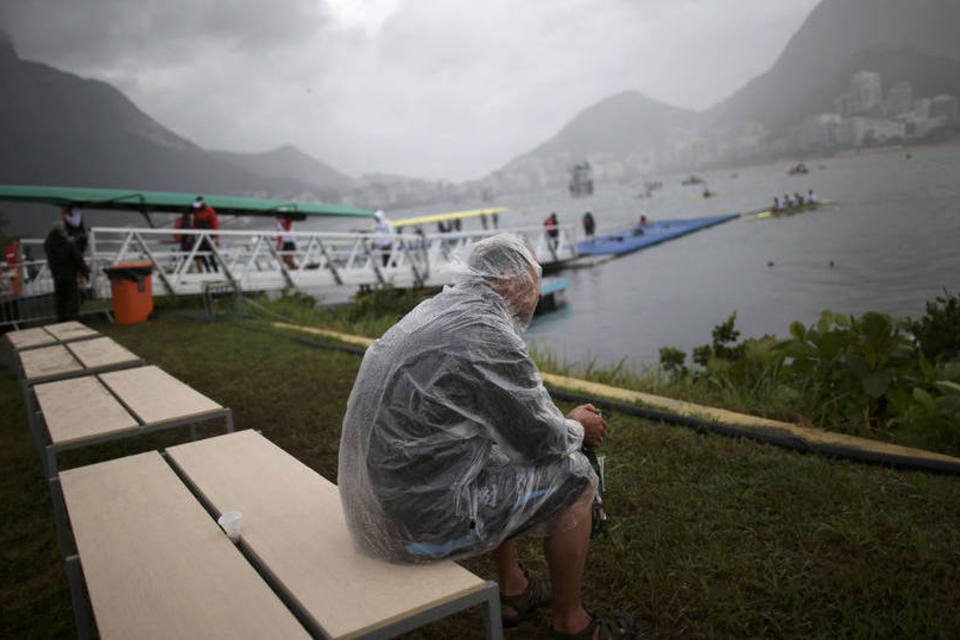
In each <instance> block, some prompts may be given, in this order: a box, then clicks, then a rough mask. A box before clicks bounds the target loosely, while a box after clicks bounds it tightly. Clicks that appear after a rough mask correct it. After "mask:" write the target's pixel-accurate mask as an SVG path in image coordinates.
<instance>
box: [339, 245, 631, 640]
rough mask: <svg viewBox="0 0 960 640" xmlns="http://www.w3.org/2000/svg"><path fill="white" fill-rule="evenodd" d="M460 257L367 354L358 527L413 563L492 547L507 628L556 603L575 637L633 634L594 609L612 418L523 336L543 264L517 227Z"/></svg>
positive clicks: (352, 476)
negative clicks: (523, 562)
mask: <svg viewBox="0 0 960 640" xmlns="http://www.w3.org/2000/svg"><path fill="white" fill-rule="evenodd" d="M457 257H458V258H459V262H457V263H456V266H455V270H454V275H453V283H452V284H451V285H449V286H447V287H445V288H444V289H443V291H441V292H440V293H439V294H437V295H436V296H434V297H432V298H430V299H428V300H426V301H424V302H422V303H421V304H420V305H418V306H417V307H416V308H415V309H414V310H413V311H411V312H410V313H409V314H407V315H406V316H405V317H404V318H402V319H401V320H400V321H399V322H398V323H397V324H395V325H394V326H393V327H392V328H391V329H390V330H388V331H387V332H386V333H385V334H384V335H383V336H382V337H381V338H380V339H379V340H377V341H376V342H374V343H373V345H371V346H370V348H369V349H367V352H366V355H364V358H363V362H362V364H361V365H360V371H359V373H358V374H357V378H356V381H355V383H354V386H353V390H352V391H351V392H350V398H349V400H348V401H347V411H346V414H345V415H344V418H343V428H342V430H341V441H340V450H339V468H338V476H337V483H338V485H339V488H340V499H341V502H342V504H343V512H344V515H345V517H346V523H347V527H348V529H349V531H350V534H351V537H352V538H353V540H354V542H355V544H356V545H357V547H358V548H359V549H360V550H361V551H362V552H364V553H366V554H367V555H370V556H373V557H377V558H381V559H384V560H387V561H391V562H398V563H409V564H419V563H430V562H436V561H439V560H443V559H461V558H467V557H473V556H477V555H481V554H486V553H490V554H491V555H492V558H493V562H494V565H495V567H496V570H497V573H498V581H499V584H500V593H501V597H500V602H501V612H502V617H503V622H504V624H505V625H506V626H513V625H516V624H519V623H520V622H522V621H523V620H524V619H526V618H527V617H528V616H529V615H530V613H531V612H533V611H534V610H535V609H536V608H538V607H543V606H547V605H549V606H550V609H551V612H552V624H553V629H554V632H555V633H556V634H557V635H559V636H560V637H571V638H572V637H584V638H590V637H592V634H593V632H594V631H599V630H603V629H606V630H607V632H608V633H607V635H605V636H602V637H607V638H633V637H634V633H635V627H634V622H633V619H632V618H631V617H630V616H629V615H628V614H625V613H615V614H612V615H608V616H593V615H592V614H590V613H587V611H586V610H585V609H584V608H583V604H582V594H581V589H582V580H583V572H584V570H585V567H586V560H587V550H588V548H589V545H590V529H591V509H592V502H593V499H594V494H595V491H596V487H597V484H598V479H597V476H596V474H595V473H594V472H593V469H592V467H591V465H590V462H589V460H588V459H587V457H586V456H585V455H584V454H583V453H582V452H581V448H582V447H583V446H584V445H586V446H589V447H596V446H599V445H600V444H601V443H602V441H603V439H604V437H605V436H606V434H607V431H608V426H607V423H606V421H605V420H604V419H603V417H602V416H601V415H600V412H599V411H598V410H597V408H596V407H594V406H593V405H589V404H587V405H580V406H578V407H576V408H574V409H573V410H572V411H571V412H570V413H568V414H567V415H566V416H564V415H563V413H562V412H561V411H560V409H558V408H557V406H556V405H555V404H554V403H553V401H552V400H551V399H550V395H549V393H547V390H546V388H544V386H543V381H542V379H541V377H540V372H539V370H538V369H537V366H536V364H535V363H534V362H533V360H532V359H531V358H530V354H529V351H528V349H527V346H526V344H525V343H524V341H523V338H522V336H521V333H522V332H523V331H524V329H525V328H526V327H527V325H528V324H529V323H530V320H531V318H532V317H533V312H534V309H535V308H536V305H537V301H538V299H539V292H540V273H541V269H540V265H539V264H538V263H537V260H536V257H535V256H534V255H533V252H532V251H531V250H530V248H529V247H528V246H527V245H526V244H525V243H524V241H523V240H521V239H520V238H519V237H518V236H516V235H513V234H498V235H495V236H491V237H489V238H485V239H484V240H481V241H479V242H476V243H474V244H472V245H470V246H468V247H466V248H465V250H463V251H462V252H461V253H459V254H458V256H457ZM520 534H527V535H532V536H537V537H541V538H543V549H544V555H545V557H546V562H547V566H548V568H549V571H550V581H549V582H548V581H547V580H544V579H543V578H535V577H533V576H531V575H529V574H527V573H526V572H524V571H523V569H522V568H521V566H520V565H519V562H518V548H517V543H516V541H515V540H514V538H515V537H516V536H518V535H520ZM561 634H562V635H561ZM577 634H580V635H577Z"/></svg>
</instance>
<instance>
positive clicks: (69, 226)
mask: <svg viewBox="0 0 960 640" xmlns="http://www.w3.org/2000/svg"><path fill="white" fill-rule="evenodd" d="M60 221H61V222H62V223H63V230H64V232H65V233H66V234H67V240H69V241H70V242H72V243H73V244H75V245H77V249H79V250H80V254H81V255H83V254H84V253H86V252H87V229H86V227H84V226H83V214H82V213H81V212H80V209H79V208H78V207H74V206H70V207H64V208H63V210H62V211H61V213H60Z"/></svg>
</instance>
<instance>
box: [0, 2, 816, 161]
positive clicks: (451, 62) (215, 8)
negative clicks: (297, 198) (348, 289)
mask: <svg viewBox="0 0 960 640" xmlns="http://www.w3.org/2000/svg"><path fill="white" fill-rule="evenodd" d="M818 2H819V0H480V1H478V0H469V1H468V0H0V28H3V29H4V30H5V31H7V32H8V33H9V35H10V37H11V39H12V40H13V42H14V45H15V46H16V48H17V51H18V53H19V54H20V56H21V57H23V58H26V59H32V60H38V61H41V62H45V63H47V64H50V65H52V66H54V67H57V68H59V69H63V70H65V71H70V72H73V73H77V74H79V75H81V76H84V77H90V78H98V79H102V80H105V81H107V82H110V83H111V84H113V85H114V86H116V87H117V88H118V89H120V90H121V91H123V92H124V93H125V94H126V95H127V96H128V97H130V98H131V99H132V100H133V101H134V102H135V103H137V105H138V106H140V108H141V109H143V110H144V111H145V112H146V113H148V114H149V115H150V116H152V117H153V118H155V119H156V120H158V121H159V122H160V123H161V124H163V125H164V126H166V127H168V128H170V129H172V130H173V131H175V132H176V133H178V134H180V135H182V136H185V137H187V138H189V139H191V140H192V141H194V142H196V143H197V144H200V145H202V146H204V147H207V148H217V149H227V150H230V151H248V152H259V151H266V150H268V149H271V148H274V147H277V146H280V145H282V144H293V145H295V146H297V147H299V148H300V149H302V150H304V151H306V152H307V153H310V154H311V155H313V156H315V157H317V158H318V159H320V160H322V161H324V162H327V163H328V164H330V165H332V166H333V167H335V168H337V169H339V170H341V171H344V172H346V173H348V174H351V175H354V176H356V175H359V174H361V173H369V172H377V171H383V172H389V173H399V174H403V175H409V176H416V177H426V178H447V179H452V180H464V179H471V178H479V177H482V176H483V175H486V174H487V173H489V172H490V171H493V170H495V169H498V168H500V167H501V166H503V165H504V164H506V163H507V162H508V161H509V160H510V159H512V158H513V157H515V156H517V155H519V154H521V153H523V152H526V151H529V150H530V149H532V148H533V147H535V146H537V145H538V144H540V143H541V142H543V141H545V140H546V139H548V138H550V137H551V136H553V135H554V134H555V133H556V132H557V131H558V130H559V129H560V128H561V127H562V126H563V125H564V124H566V123H567V122H568V121H569V120H570V119H571V118H573V117H574V116H575V115H576V114H577V113H578V112H579V111H581V110H582V109H584V108H586V107H588V106H590V105H592V104H594V103H596V102H598V101H600V100H602V99H604V98H606V97H608V96H611V95H613V94H616V93H619V92H621V91H626V90H636V91H640V92H641V93H643V94H645V95H647V96H649V97H651V98H655V99H658V100H661V101H664V102H667V103H670V104H673V105H676V106H680V107H686V108H690V109H697V110H699V109H703V108H706V107H709V106H710V105H712V104H714V103H716V102H718V101H720V100H722V99H724V98H726V97H727V96H729V95H730V94H731V93H733V92H734V91H735V90H737V89H738V88H740V87H741V86H742V85H743V84H745V83H746V82H747V81H748V80H750V79H751V78H753V77H754V76H756V75H757V74H759V73H762V72H764V71H766V70H767V69H769V68H770V66H772V65H773V63H774V61H775V60H776V58H777V56H779V54H780V52H781V51H782V50H783V47H784V46H785V44H786V42H787V40H788V39H789V38H790V37H791V36H792V35H793V33H795V32H796V30H797V29H798V28H799V27H800V26H801V24H802V23H803V21H804V19H805V18H806V17H807V15H808V14H809V13H810V11H812V9H813V7H814V6H815V5H816V4H818Z"/></svg>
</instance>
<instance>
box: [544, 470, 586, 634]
mask: <svg viewBox="0 0 960 640" xmlns="http://www.w3.org/2000/svg"><path fill="white" fill-rule="evenodd" d="M592 496H593V488H592V487H588V488H587V489H586V490H585V491H584V494H583V495H582V496H581V497H580V499H579V500H578V501H577V502H576V503H575V504H574V505H573V506H571V507H570V508H569V509H568V510H567V512H566V513H565V514H563V515H562V516H561V519H562V521H566V522H570V521H575V522H576V525H575V526H573V527H566V528H564V527H560V528H559V530H558V531H556V532H555V533H554V535H552V536H550V537H548V538H544V539H543V552H544V556H546V559H547V566H549V568H550V582H551V585H552V593H553V596H552V598H551V602H550V610H551V613H552V615H553V628H554V629H556V630H557V631H560V632H561V633H577V632H578V631H581V630H582V629H583V628H584V627H586V626H587V625H588V624H589V623H590V615H589V614H588V613H587V612H586V610H585V609H584V608H583V599H582V593H581V592H582V590H583V571H584V568H585V567H586V564H587V550H588V549H589V547H590V526H591V512H590V505H591V500H592Z"/></svg>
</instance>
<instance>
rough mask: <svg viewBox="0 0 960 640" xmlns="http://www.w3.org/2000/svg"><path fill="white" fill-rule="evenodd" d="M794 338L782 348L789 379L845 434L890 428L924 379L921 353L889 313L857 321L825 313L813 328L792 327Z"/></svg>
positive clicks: (825, 420)
mask: <svg viewBox="0 0 960 640" xmlns="http://www.w3.org/2000/svg"><path fill="white" fill-rule="evenodd" d="M790 335H791V338H789V339H787V340H783V341H782V342H780V344H779V345H778V347H777V348H778V350H779V351H780V352H781V353H782V354H783V355H784V356H785V357H786V358H787V359H788V360H787V365H786V366H787V369H788V371H787V373H788V377H789V378H790V379H792V380H793V381H794V383H795V384H797V385H798V386H804V387H806V388H808V389H809V392H811V393H813V394H814V396H815V399H816V402H817V403H818V404H819V405H820V406H821V409H820V416H819V419H818V420H817V422H819V423H821V424H822V423H827V424H830V423H833V424H835V425H836V426H838V427H840V429H841V430H843V431H847V430H852V431H858V430H859V429H860V427H861V426H866V427H868V428H869V429H872V430H879V429H886V428H888V427H889V426H890V420H891V417H892V415H893V414H894V413H895V412H896V411H898V410H902V409H904V408H906V406H908V405H909V404H910V399H911V393H912V389H913V387H914V386H915V384H916V382H917V381H918V380H919V379H922V372H921V370H920V364H919V358H918V355H919V354H918V353H917V352H916V349H915V348H914V346H913V343H912V341H911V340H910V339H909V338H908V337H907V336H906V335H905V334H904V332H903V323H902V322H901V321H895V320H894V319H893V318H891V317H890V316H889V315H887V314H885V313H876V312H872V311H871V312H868V313H865V314H864V315H863V316H861V317H860V318H856V317H853V316H846V315H843V314H834V313H832V312H830V311H824V312H823V313H822V314H821V315H820V319H819V321H818V322H817V323H816V324H814V325H812V326H810V327H809V328H808V327H804V325H803V324H802V323H800V322H794V323H793V324H791V325H790Z"/></svg>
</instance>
